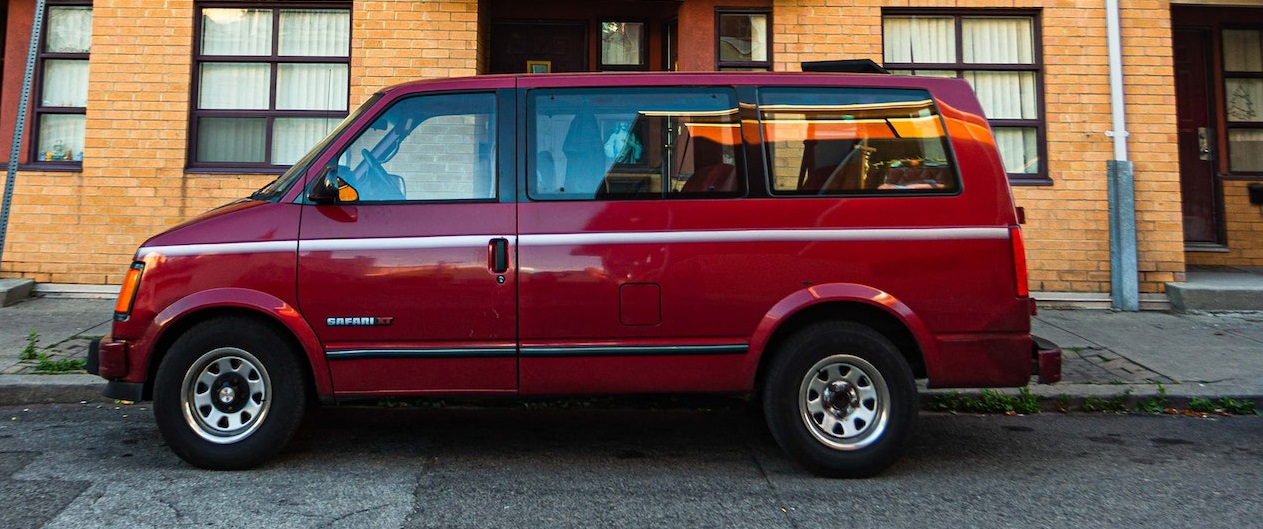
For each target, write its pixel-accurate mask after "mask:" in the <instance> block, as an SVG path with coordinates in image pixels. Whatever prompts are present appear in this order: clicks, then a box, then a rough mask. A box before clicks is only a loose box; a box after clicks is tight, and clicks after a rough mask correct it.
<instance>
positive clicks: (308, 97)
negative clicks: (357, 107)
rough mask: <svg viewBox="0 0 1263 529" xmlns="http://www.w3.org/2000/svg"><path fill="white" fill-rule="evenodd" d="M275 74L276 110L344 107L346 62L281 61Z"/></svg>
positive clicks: (347, 78) (347, 81)
mask: <svg viewBox="0 0 1263 529" xmlns="http://www.w3.org/2000/svg"><path fill="white" fill-rule="evenodd" d="M276 75H277V79H276V108H277V109H278V110H338V111H342V110H346V106H347V97H348V95H347V87H348V86H349V82H350V81H349V77H348V74H347V66H346V65H345V64H281V65H279V66H278V67H277V73H276Z"/></svg>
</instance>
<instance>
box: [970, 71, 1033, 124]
mask: <svg viewBox="0 0 1263 529" xmlns="http://www.w3.org/2000/svg"><path fill="white" fill-rule="evenodd" d="M965 80H967V81H969V84H970V85H972V86H973V88H974V92H975V93H976V94H978V101H979V102H981V103H982V109H983V110H984V111H986V113H987V118H989V119H1039V112H1038V107H1037V101H1036V99H1035V95H1036V94H1035V72H992V71H967V72H965Z"/></svg>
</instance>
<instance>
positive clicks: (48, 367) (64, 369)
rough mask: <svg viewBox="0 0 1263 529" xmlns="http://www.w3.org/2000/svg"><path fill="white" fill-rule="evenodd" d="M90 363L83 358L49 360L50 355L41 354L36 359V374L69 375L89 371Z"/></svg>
mask: <svg viewBox="0 0 1263 529" xmlns="http://www.w3.org/2000/svg"><path fill="white" fill-rule="evenodd" d="M87 367H88V362H87V360H84V359H82V358H62V359H61V360H49V359H48V355H46V354H43V353H40V354H39V356H38V357H37V358H36V363H35V372H36V373H45V374H50V375H51V374H58V373H68V372H71V371H82V370H84V369H87Z"/></svg>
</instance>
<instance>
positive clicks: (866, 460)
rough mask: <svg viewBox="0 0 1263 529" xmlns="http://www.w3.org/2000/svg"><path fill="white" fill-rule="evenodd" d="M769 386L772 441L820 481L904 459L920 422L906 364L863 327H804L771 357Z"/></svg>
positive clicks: (872, 471) (868, 473) (865, 472)
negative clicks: (907, 446) (820, 476)
mask: <svg viewBox="0 0 1263 529" xmlns="http://www.w3.org/2000/svg"><path fill="white" fill-rule="evenodd" d="M766 380H767V384H766V387H765V388H764V392H763V408H764V412H765V414H766V417H767V422H768V427H769V428H770V429H771V431H772V436H773V437H775V438H776V441H777V443H779V444H780V445H781V448H783V449H784V450H785V452H786V453H788V454H789V455H790V456H791V457H792V458H794V460H796V461H797V462H798V463H799V464H800V465H802V466H803V467H805V468H807V469H808V470H810V471H812V472H814V473H816V474H820V475H822V476H829V477H866V476H871V475H874V474H877V473H878V472H881V471H882V470H884V469H886V468H887V467H889V466H890V465H891V464H893V463H894V462H895V461H896V460H897V459H898V458H899V456H900V455H901V454H902V453H903V448H904V445H905V444H906V442H907V440H908V438H909V436H910V434H911V432H912V428H913V426H914V424H915V421H916V414H917V403H916V400H917V394H916V383H915V379H914V378H913V376H912V370H911V369H910V368H909V367H908V362H907V361H906V360H905V359H904V358H903V355H902V354H900V352H899V350H898V348H896V347H895V346H894V344H892V343H891V342H890V340H889V339H887V338H886V337H885V336H883V335H882V334H881V333H878V332H877V331H875V330H873V329H872V328H870V327H867V326H864V325H860V324H857V323H853V322H843V321H828V322H821V323H816V324H813V325H811V326H808V327H806V328H804V329H802V330H801V331H799V332H798V333H796V334H795V335H794V336H792V337H791V338H790V339H789V341H787V342H786V343H785V345H784V346H783V347H782V349H781V350H780V351H779V352H778V354H777V356H776V357H775V358H773V359H772V363H771V365H770V369H769V371H768V375H767V379H766Z"/></svg>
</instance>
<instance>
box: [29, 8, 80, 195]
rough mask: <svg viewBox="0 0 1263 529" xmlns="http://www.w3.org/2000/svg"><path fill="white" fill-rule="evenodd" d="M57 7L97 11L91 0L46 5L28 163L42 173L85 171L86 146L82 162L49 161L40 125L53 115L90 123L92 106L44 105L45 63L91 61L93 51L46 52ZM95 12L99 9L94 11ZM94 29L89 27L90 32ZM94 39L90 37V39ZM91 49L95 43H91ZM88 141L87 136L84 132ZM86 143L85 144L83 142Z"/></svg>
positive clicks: (33, 85) (42, 23)
mask: <svg viewBox="0 0 1263 529" xmlns="http://www.w3.org/2000/svg"><path fill="white" fill-rule="evenodd" d="M55 7H88V8H93V6H92V2H91V1H90V0H48V1H47V4H46V5H45V6H44V18H43V20H41V21H40V35H39V47H38V49H37V50H36V54H35V82H34V83H33V84H32V86H31V95H30V97H31V100H32V101H33V104H32V105H31V111H30V118H31V124H30V138H29V139H30V141H29V142H28V149H29V150H28V158H27V160H28V163H29V164H30V165H32V166H38V169H39V170H63V171H82V170H83V150H84V148H85V146H80V148H79V159H78V160H74V159H73V158H74V156H73V155H72V156H71V158H72V159H70V160H49V159H46V156H44V153H42V152H41V151H40V144H39V138H40V123H41V121H42V118H43V117H44V116H50V115H83V116H84V121H85V123H86V121H87V113H88V107H87V102H86V101H85V102H84V106H82V107H59V106H51V105H50V106H45V105H44V97H43V95H44V84H45V83H47V82H48V79H47V78H46V77H45V76H44V68H45V63H46V62H47V61H50V60H82V61H85V62H87V61H90V57H91V53H92V52H91V49H89V50H88V52H87V53H64V52H62V53H56V52H48V51H45V50H46V48H47V47H48V30H49V28H48V22H49V17H50V16H51V13H52V8H55ZM93 9H94V10H95V8H93ZM90 30H91V28H89V31H90ZM89 38H90V37H89ZM89 46H91V44H89ZM84 136H85V140H86V136H87V133H86V131H85V133H84ZM81 143H82V142H81Z"/></svg>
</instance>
